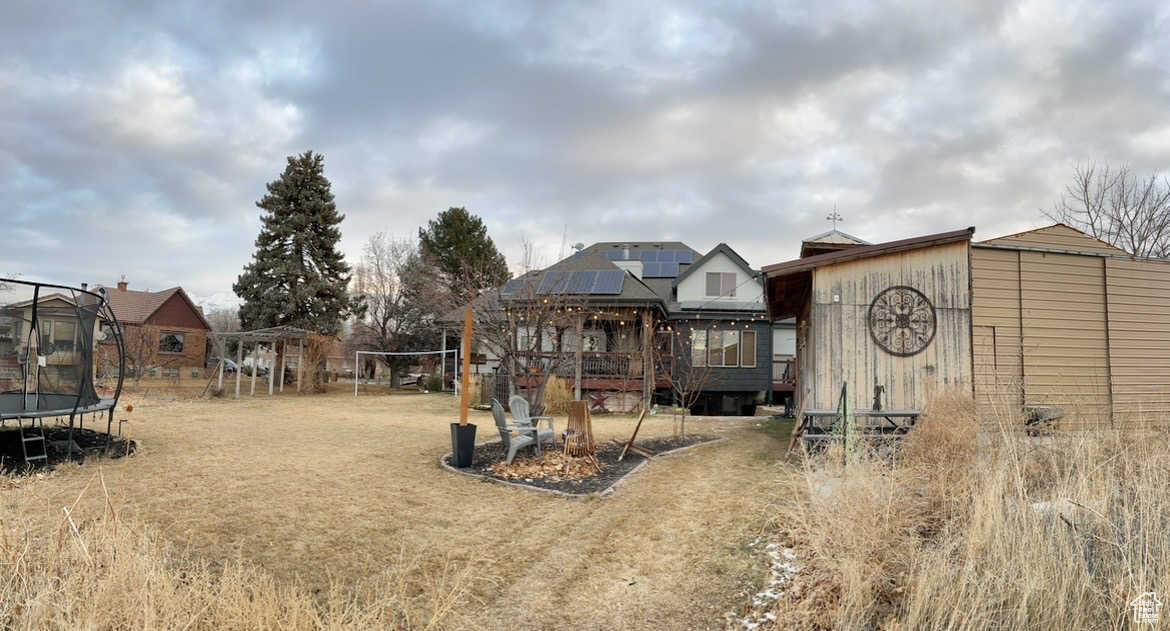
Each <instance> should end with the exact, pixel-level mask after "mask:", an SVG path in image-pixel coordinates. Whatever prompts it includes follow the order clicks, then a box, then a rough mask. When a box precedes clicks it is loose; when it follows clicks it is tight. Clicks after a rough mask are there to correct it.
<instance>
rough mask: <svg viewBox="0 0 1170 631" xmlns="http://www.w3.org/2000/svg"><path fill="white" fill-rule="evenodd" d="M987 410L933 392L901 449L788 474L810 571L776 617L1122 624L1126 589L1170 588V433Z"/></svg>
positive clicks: (1024, 625)
mask: <svg viewBox="0 0 1170 631" xmlns="http://www.w3.org/2000/svg"><path fill="white" fill-rule="evenodd" d="M980 420H981V421H983V423H982V425H978V426H977V424H976V419H975V418H974V413H973V410H972V408H971V406H970V405H969V404H968V403H967V401H965V400H964V399H962V398H954V397H951V398H949V399H946V400H939V401H937V402H935V404H933V405H932V406H931V409H930V414H929V417H928V418H924V419H923V422H922V424H921V426H920V427H919V428H918V429H916V430H915V431H914V432H913V433H912V435H911V437H910V438H908V439H907V444H906V446H905V449H904V450H903V451H902V454H901V457H900V458H899V459H898V460H897V461H896V462H894V463H891V462H889V460H888V459H885V458H882V457H879V456H877V455H875V454H862V455H861V456H859V457H858V458H857V459H856V461H855V462H853V463H852V464H850V465H849V466H848V467H842V466H841V465H840V464H839V463H840V462H841V458H840V454H839V453H838V454H837V455H836V457H832V456H831V455H830V456H827V457H825V458H823V459H816V460H814V461H812V462H810V463H809V466H808V467H807V469H806V470H805V472H804V473H803V475H799V476H790V477H786V478H785V479H784V485H785V486H786V487H787V488H788V489H789V491H790V493H791V494H792V495H793V497H795V498H797V500H796V501H794V502H792V503H791V504H787V505H783V506H782V507H781V509H780V514H779V516H778V521H779V523H780V524H781V526H782V527H783V528H784V529H785V530H786V531H787V534H788V536H789V537H790V539H791V542H790V543H792V544H793V545H794V546H795V547H796V548H797V550H798V554H799V555H800V556H801V563H802V565H803V569H802V571H801V574H800V576H799V577H798V579H797V581H796V582H795V585H794V587H793V588H792V589H790V590H789V592H788V594H787V595H786V598H785V599H784V600H783V601H782V602H781V603H780V604H779V605H778V608H777V614H778V615H779V616H780V625H781V626H784V625H792V626H797V627H801V628H826V629H828V628H832V629H868V628H886V629H1021V630H1022V629H1050V628H1051V629H1056V628H1059V629H1120V628H1128V627H1127V625H1128V623H1127V618H1126V616H1127V615H1130V613H1129V611H1128V609H1127V604H1128V603H1129V601H1130V600H1131V599H1133V598H1134V597H1136V596H1137V595H1139V594H1141V593H1142V592H1146V591H1157V592H1159V593H1170V496H1168V494H1167V492H1166V489H1167V488H1170V433H1167V432H1166V431H1165V430H1163V429H1157V428H1153V427H1149V428H1146V429H1142V430H1137V431H1135V432H1133V433H1120V432H1115V431H1112V430H1100V431H1093V432H1080V433H1067V434H1058V435H1055V436H1052V437H1046V438H1041V439H1037V438H1029V437H1026V436H1024V435H1023V433H1022V432H1020V431H1019V430H1018V429H1017V428H1018V427H1019V426H1018V425H1016V424H1009V423H1007V422H1003V423H1000V422H997V419H980ZM977 427H978V428H979V430H980V433H979V438H978V441H976V439H975V435H976V429H977ZM976 444H978V445H979V448H978V450H976V449H975V445H976Z"/></svg>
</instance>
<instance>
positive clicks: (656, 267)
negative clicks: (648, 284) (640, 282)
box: [642, 262, 678, 278]
mask: <svg viewBox="0 0 1170 631" xmlns="http://www.w3.org/2000/svg"><path fill="white" fill-rule="evenodd" d="M677 277H678V263H672V262H667V263H663V262H658V263H643V264H642V278H677Z"/></svg>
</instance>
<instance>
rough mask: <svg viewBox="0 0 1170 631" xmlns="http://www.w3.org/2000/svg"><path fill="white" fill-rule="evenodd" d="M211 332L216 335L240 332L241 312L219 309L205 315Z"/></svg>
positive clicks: (224, 308) (232, 309)
mask: <svg viewBox="0 0 1170 631" xmlns="http://www.w3.org/2000/svg"><path fill="white" fill-rule="evenodd" d="M203 315H204V317H205V318H206V319H207V323H208V324H210V325H211V330H212V331H215V332H216V333H234V332H236V331H239V330H240V310H239V309H235V308H226V307H219V308H216V309H211V310H209V311H208V312H207V313H205V314H203Z"/></svg>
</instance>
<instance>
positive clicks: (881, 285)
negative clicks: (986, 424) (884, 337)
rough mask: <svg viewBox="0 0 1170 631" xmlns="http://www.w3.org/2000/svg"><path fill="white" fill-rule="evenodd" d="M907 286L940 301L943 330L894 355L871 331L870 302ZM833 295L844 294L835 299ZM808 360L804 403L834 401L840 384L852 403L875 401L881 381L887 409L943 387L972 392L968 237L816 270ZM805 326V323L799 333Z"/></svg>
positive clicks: (920, 400) (917, 404)
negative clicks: (915, 349)
mask: <svg viewBox="0 0 1170 631" xmlns="http://www.w3.org/2000/svg"><path fill="white" fill-rule="evenodd" d="M895 285H908V286H910V287H913V288H915V289H917V290H918V291H921V292H922V293H923V294H924V295H925V296H926V297H927V298H928V299H929V300H930V302H931V304H932V305H933V306H934V309H935V314H936V318H937V321H936V332H935V336H934V339H933V340H932V341H931V342H930V344H929V345H928V346H927V347H926V349H925V350H923V351H922V352H920V353H918V354H916V355H913V356H910V357H898V356H895V355H891V354H889V353H887V352H886V351H884V350H883V349H882V348H881V347H879V346H878V345H877V344H876V343H875V342H874V341H873V339H872V337H871V336H870V333H869V326H868V317H869V307H870V304H871V303H872V302H873V299H874V298H875V297H876V296H877V294H879V293H880V292H882V291H884V290H886V289H888V288H890V287H892V286H895ZM834 296H838V297H839V301H834ZM811 302H812V310H811V314H810V320H811V326H810V327H809V330H808V333H809V339H808V345H809V346H810V347H811V352H809V353H804V354H803V355H804V358H805V359H807V362H805V361H802V362H801V367H802V369H804V370H803V373H802V383H801V390H802V395H803V397H802V398H803V401H802V405H803V406H804V407H805V408H831V407H835V405H836V400H837V396H838V395H839V393H840V389H841V384H842V383H845V382H847V383H848V384H849V401H850V404H851V405H853V406H860V407H866V408H868V407H870V406H871V404H872V402H873V391H874V385H875V384H880V385H883V386H885V395H884V397H883V403H884V405H885V406H886V407H888V408H921V407H923V406H925V404H926V402H927V400H928V399H929V397H930V395H931V394H933V393H934V392H935V391H936V390H937V389H939V388H944V387H957V388H959V389H962V390H966V391H967V392H970V391H971V372H972V371H971V363H972V362H971V351H970V349H971V345H970V335H971V303H970V275H969V261H968V244H967V243H966V242H962V243H952V244H946V245H941V246H936V247H930V248H922V249H919V250H912V251H908V252H900V253H896V254H890V255H887V256H882V257H875V258H867V259H863V260H858V261H851V262H846V263H840V264H837V265H827V266H824V267H821V268H818V269H816V270H815V271H814V273H813V292H812V300H811ZM803 333H804V332H803V331H801V330H800V328H799V327H798V351H797V352H798V355H801V354H802V353H801V351H802V350H803V349H800V348H799V345H800V342H801V340H800V339H799V338H800V337H801V336H802V334H803Z"/></svg>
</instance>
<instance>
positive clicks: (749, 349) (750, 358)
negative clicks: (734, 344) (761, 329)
mask: <svg viewBox="0 0 1170 631" xmlns="http://www.w3.org/2000/svg"><path fill="white" fill-rule="evenodd" d="M739 335H740V340H741V344H740V352H739V365H740V366H742V367H744V368H755V367H756V332H755V331H744V332H743V333H740V334H739Z"/></svg>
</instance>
